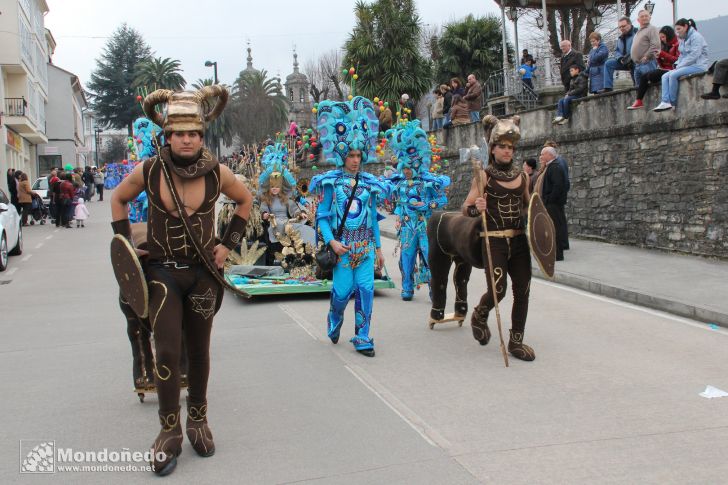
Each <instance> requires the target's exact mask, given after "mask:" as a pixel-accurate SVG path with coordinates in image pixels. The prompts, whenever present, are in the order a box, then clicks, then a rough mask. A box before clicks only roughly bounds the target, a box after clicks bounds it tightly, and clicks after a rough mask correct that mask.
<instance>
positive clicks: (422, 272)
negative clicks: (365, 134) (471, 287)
mask: <svg viewBox="0 0 728 485" xmlns="http://www.w3.org/2000/svg"><path fill="white" fill-rule="evenodd" d="M385 136H386V137H387V140H388V142H389V146H390V148H391V149H392V151H393V152H394V154H395V155H396V157H397V161H398V163H397V172H396V173H395V174H394V175H392V176H391V177H390V178H389V179H388V182H389V183H390V184H391V198H392V201H393V203H394V206H395V209H394V214H395V215H396V216H398V217H399V224H400V226H399V243H400V257H399V269H400V271H401V272H402V299H403V300H405V301H409V300H411V299H412V297H413V296H414V288H415V279H416V280H417V281H416V284H417V285H418V286H419V285H420V284H428V285H429V283H430V269H429V266H428V263H427V258H428V256H427V255H428V252H429V245H428V242H427V221H428V220H429V219H430V216H431V215H432V211H433V210H435V209H438V208H441V207H442V206H444V205H445V204H447V197H446V196H445V193H444V190H445V187H447V186H448V185H450V177H447V176H444V175H440V176H438V175H433V174H431V173H430V163H431V161H432V147H431V145H430V142H429V141H428V140H427V133H425V131H424V130H423V129H422V128H420V122H419V120H415V121H410V122H408V123H404V124H400V125H398V126H397V127H396V128H393V129H391V130H388V131H387V132H386V134H385ZM405 170H409V171H411V175H410V176H409V178H408V176H407V175H406V174H405ZM418 256H419V264H418ZM418 266H419V268H418Z"/></svg>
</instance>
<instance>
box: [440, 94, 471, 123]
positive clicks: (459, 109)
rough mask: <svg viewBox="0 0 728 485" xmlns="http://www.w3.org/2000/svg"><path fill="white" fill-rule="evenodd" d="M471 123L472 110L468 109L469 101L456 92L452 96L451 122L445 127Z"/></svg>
mask: <svg viewBox="0 0 728 485" xmlns="http://www.w3.org/2000/svg"><path fill="white" fill-rule="evenodd" d="M468 123H470V111H469V110H468V102H467V101H465V99H464V98H463V97H462V96H460V95H459V94H456V95H455V96H453V97H452V106H451V107H450V123H449V124H446V125H445V127H446V128H448V127H450V126H459V125H466V124H468Z"/></svg>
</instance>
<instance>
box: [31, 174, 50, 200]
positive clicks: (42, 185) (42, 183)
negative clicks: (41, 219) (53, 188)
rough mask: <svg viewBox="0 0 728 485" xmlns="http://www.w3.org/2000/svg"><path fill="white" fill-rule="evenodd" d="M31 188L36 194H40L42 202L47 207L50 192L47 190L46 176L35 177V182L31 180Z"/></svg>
mask: <svg viewBox="0 0 728 485" xmlns="http://www.w3.org/2000/svg"><path fill="white" fill-rule="evenodd" d="M31 189H32V190H33V192H35V193H36V194H38V195H40V198H41V199H43V204H45V206H46V207H48V205H49V204H50V203H51V194H50V191H49V190H48V177H40V178H37V179H36V180H35V182H33V186H32V187H31Z"/></svg>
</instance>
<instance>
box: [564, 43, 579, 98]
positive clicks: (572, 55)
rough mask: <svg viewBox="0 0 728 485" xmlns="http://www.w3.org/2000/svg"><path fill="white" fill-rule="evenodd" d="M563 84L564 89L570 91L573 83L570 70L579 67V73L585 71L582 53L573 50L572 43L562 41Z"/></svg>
mask: <svg viewBox="0 0 728 485" xmlns="http://www.w3.org/2000/svg"><path fill="white" fill-rule="evenodd" d="M560 46H561V53H562V56H561V82H562V83H563V84H564V89H565V90H567V91H568V90H569V85H570V83H571V74H570V72H569V69H571V66H579V71H580V72H581V71H583V70H584V55H583V54H582V53H581V52H577V51H575V50H573V49H572V48H571V42H570V41H568V40H562V41H561V44H560Z"/></svg>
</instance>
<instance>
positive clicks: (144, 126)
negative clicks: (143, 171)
mask: <svg viewBox="0 0 728 485" xmlns="http://www.w3.org/2000/svg"><path fill="white" fill-rule="evenodd" d="M162 133H163V131H162V129H161V128H160V127H159V126H157V125H155V124H154V123H153V122H152V120H150V119H149V118H137V119H136V121H134V138H135V140H136V145H137V147H136V148H137V154H138V156H139V160H146V159H147V158H152V157H153V156H155V155H156V154H157V148H156V146H155V141H154V138H155V137H156V136H157V135H159V134H162ZM162 145H164V140H161V142H160V146H162Z"/></svg>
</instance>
